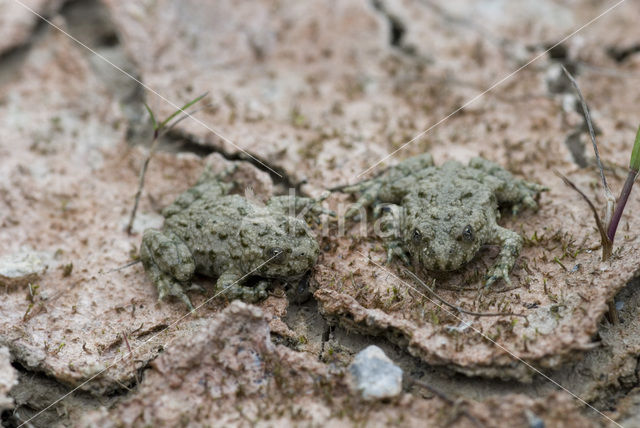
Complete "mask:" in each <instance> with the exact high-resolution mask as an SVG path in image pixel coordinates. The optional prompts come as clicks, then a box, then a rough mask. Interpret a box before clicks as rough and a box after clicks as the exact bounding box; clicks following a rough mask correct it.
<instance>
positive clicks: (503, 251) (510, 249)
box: [485, 226, 523, 287]
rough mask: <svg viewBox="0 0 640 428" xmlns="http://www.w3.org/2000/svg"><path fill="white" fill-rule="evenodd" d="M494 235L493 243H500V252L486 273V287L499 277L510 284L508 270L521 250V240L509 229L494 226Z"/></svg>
mask: <svg viewBox="0 0 640 428" xmlns="http://www.w3.org/2000/svg"><path fill="white" fill-rule="evenodd" d="M495 236H496V240H495V241H496V242H495V243H497V244H499V245H500V254H499V255H498V261H497V262H496V264H494V265H493V266H492V267H491V269H489V272H488V273H487V279H486V282H485V286H486V287H489V286H490V285H491V284H493V283H494V282H496V281H498V280H500V279H503V280H504V282H506V283H507V284H509V285H511V280H510V279H509V272H510V271H511V269H512V268H513V265H514V264H515V262H516V259H517V258H518V256H519V255H520V251H521V250H522V241H523V240H522V237H521V236H520V235H518V234H517V233H515V232H513V231H511V230H509V229H505V228H504V227H500V226H495Z"/></svg>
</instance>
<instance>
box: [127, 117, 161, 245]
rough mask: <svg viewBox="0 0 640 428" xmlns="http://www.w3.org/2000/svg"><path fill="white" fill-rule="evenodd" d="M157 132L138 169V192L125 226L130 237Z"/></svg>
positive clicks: (156, 141) (155, 131) (155, 143)
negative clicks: (147, 153) (140, 167)
mask: <svg viewBox="0 0 640 428" xmlns="http://www.w3.org/2000/svg"><path fill="white" fill-rule="evenodd" d="M158 141H159V138H158V130H157V129H156V130H154V131H153V143H152V144H151V150H150V151H149V156H147V158H146V159H145V160H144V163H143V164H142V169H140V178H139V180H138V191H137V192H136V196H135V200H134V202H133V210H131V217H129V224H127V234H128V235H131V232H132V229H133V221H134V220H135V218H136V212H137V211H138V204H139V203H140V196H141V195H142V188H143V187H144V176H145V175H146V173H147V168H148V167H149V162H150V161H151V157H152V156H153V153H154V152H155V150H156V147H157V145H158Z"/></svg>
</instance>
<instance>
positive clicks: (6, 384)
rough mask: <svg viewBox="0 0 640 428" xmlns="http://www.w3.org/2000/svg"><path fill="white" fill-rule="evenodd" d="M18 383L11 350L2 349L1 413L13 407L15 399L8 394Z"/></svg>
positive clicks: (0, 355)
mask: <svg viewBox="0 0 640 428" xmlns="http://www.w3.org/2000/svg"><path fill="white" fill-rule="evenodd" d="M17 383H18V376H17V374H16V371H15V370H14V368H13V367H12V366H11V359H10V357H9V350H8V349H7V348H5V347H0V412H2V411H3V410H6V409H10V408H12V407H13V399H12V398H11V397H9V396H8V395H7V394H8V393H9V391H10V390H11V388H13V386H14V385H16V384H17Z"/></svg>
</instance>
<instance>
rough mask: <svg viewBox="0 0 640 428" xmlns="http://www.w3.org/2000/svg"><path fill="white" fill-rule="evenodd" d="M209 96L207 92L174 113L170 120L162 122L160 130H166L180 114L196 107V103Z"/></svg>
mask: <svg viewBox="0 0 640 428" xmlns="http://www.w3.org/2000/svg"><path fill="white" fill-rule="evenodd" d="M206 96H207V92H205V93H204V94H202V95H200V96H199V97H197V98H195V99H194V100H192V101H189V102H188V103H186V104H185V105H183V106H182V108H180V109H178V110H176V111H174V112H173V114H172V115H171V116H169V117H168V118H166V119H165V120H164V121H162V123H161V124H160V127H159V129H162V128H164V127H165V126H167V124H168V123H169V122H171V120H172V119H173V118H174V117H176V116H177V115H179V114H180V113H182V112H184V113H186V112H185V110H186V109H188V108H189V107H191V106H192V105H194V104H195V103H197V102H198V101H200V100H201V99H203V98H204V97H206Z"/></svg>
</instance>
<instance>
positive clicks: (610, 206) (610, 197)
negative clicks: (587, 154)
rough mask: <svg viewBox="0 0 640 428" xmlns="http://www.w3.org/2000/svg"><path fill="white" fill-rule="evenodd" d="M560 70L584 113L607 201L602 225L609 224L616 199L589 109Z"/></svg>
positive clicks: (576, 84)
mask: <svg viewBox="0 0 640 428" xmlns="http://www.w3.org/2000/svg"><path fill="white" fill-rule="evenodd" d="M562 70H563V71H564V74H565V75H566V76H567V78H568V79H569V81H571V85H573V88H574V89H575V90H576V93H577V94H578V98H579V99H580V104H581V105H582V111H583V112H584V119H585V121H586V122H587V127H588V128H589V135H590V136H591V144H592V145H593V151H594V153H595V154H596V162H597V163H598V169H599V170H600V179H601V180H602V187H603V189H604V195H605V198H606V199H607V210H606V212H605V216H604V224H609V222H610V221H611V216H612V215H613V209H614V207H615V205H616V197H615V196H613V193H612V192H611V189H610V188H609V185H608V184H607V178H606V177H605V175H604V168H603V166H602V160H600V152H599V151H598V143H597V142H596V133H595V131H594V130H593V123H592V122H591V115H590V114H589V107H588V106H587V102H586V101H585V99H584V97H583V96H582V91H581V90H580V87H579V86H578V82H576V79H574V78H573V76H572V75H571V73H569V71H567V69H566V68H564V66H562Z"/></svg>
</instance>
